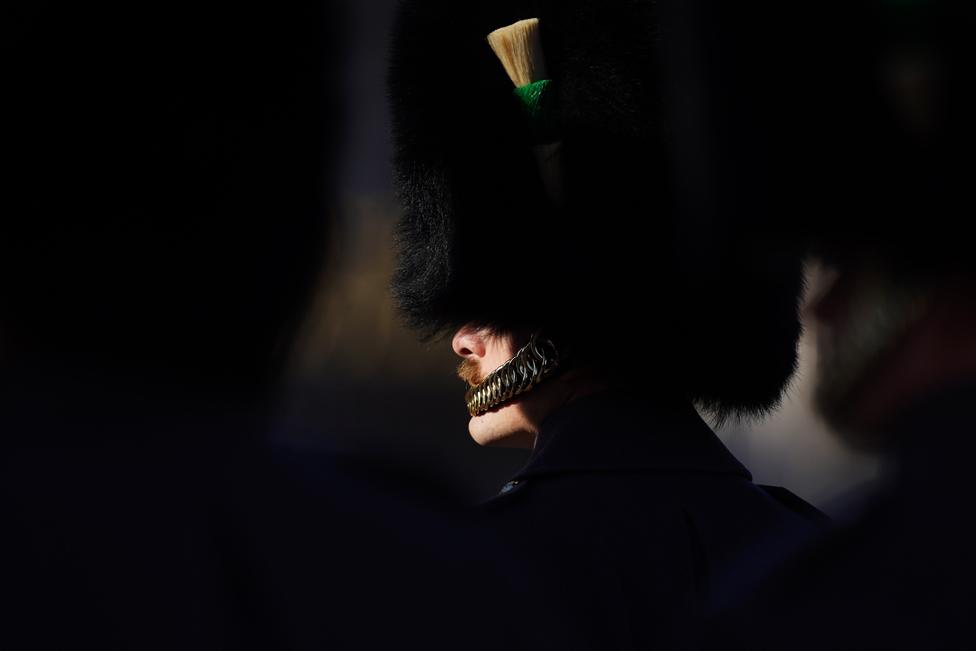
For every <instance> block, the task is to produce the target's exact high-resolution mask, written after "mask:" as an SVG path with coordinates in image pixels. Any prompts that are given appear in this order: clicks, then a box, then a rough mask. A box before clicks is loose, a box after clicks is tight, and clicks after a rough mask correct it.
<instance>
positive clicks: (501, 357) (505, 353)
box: [481, 342, 515, 376]
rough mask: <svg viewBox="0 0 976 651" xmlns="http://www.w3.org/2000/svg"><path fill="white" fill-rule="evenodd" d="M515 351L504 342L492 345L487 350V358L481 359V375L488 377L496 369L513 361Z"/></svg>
mask: <svg viewBox="0 0 976 651" xmlns="http://www.w3.org/2000/svg"><path fill="white" fill-rule="evenodd" d="M514 355H515V351H514V350H512V349H511V347H510V346H508V345H507V344H506V343H504V342H495V343H492V344H490V345H489V346H488V347H487V349H486V350H485V356H484V357H483V358H482V359H481V374H482V375H483V376H484V375H487V374H488V373H491V372H492V371H494V370H495V369H496V368H498V367H499V366H501V365H502V364H504V363H505V362H507V361H508V360H510V359H512V357H513V356H514Z"/></svg>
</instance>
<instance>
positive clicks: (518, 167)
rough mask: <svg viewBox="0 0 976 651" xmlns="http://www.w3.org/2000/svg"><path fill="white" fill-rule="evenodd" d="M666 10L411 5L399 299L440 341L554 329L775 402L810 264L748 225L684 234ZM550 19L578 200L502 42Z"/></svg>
mask: <svg viewBox="0 0 976 651" xmlns="http://www.w3.org/2000/svg"><path fill="white" fill-rule="evenodd" d="M656 7H657V5H656V3H654V2H650V1H648V0H612V1H607V2H601V3H594V2H587V1H585V0H564V1H562V2H555V1H548V2H534V3H533V2H513V1H512V0H501V1H494V2H473V3H465V5H464V10H463V11H459V10H458V8H457V5H456V3H451V2H448V1H447V0H420V1H418V0H408V1H407V2H404V3H403V5H402V6H401V10H400V13H399V16H398V20H397V24H396V29H395V38H394V43H393V50H392V54H391V69H390V76H389V90H390V98H391V102H392V107H393V115H394V127H395V145H396V151H395V169H396V186H397V191H398V196H399V198H400V200H401V203H402V206H403V216H402V219H401V220H400V222H399V225H398V229H397V235H398V238H397V242H398V255H399V258H398V259H399V265H398V269H397V272H396V275H395V278H394V293H395V296H396V298H397V300H398V303H399V306H400V307H401V309H402V311H403V313H404V315H405V316H406V318H407V320H408V321H409V322H410V324H411V325H413V326H414V327H416V328H418V329H419V330H420V331H421V332H422V333H423V334H424V335H426V336H433V335H436V334H438V333H441V332H445V331H447V330H449V329H450V328H453V327H457V326H459V325H461V324H464V323H469V322H474V323H478V324H483V325H490V326H494V327H497V328H501V329H510V328H521V327H544V328H546V330H547V331H548V332H549V333H550V334H551V335H552V336H554V337H555V338H556V339H557V341H560V342H561V343H562V344H563V345H564V346H568V347H569V348H571V349H572V352H573V354H574V355H575V356H576V357H577V359H580V360H581V361H582V362H585V363H588V364H593V365H597V366H602V367H605V368H607V369H608V371H609V372H610V373H611V374H612V375H613V376H615V377H623V378H627V379H630V380H633V379H638V380H640V382H641V385H642V386H648V385H652V386H651V387H650V389H651V390H653V389H654V388H655V387H656V386H660V387H667V388H668V389H669V390H674V389H675V388H678V389H679V390H681V391H682V392H684V393H685V394H687V395H690V396H692V397H694V398H696V399H699V400H701V401H702V402H703V403H705V404H707V405H709V406H711V407H713V408H715V409H716V410H718V411H720V412H725V411H728V410H744V411H746V412H750V413H751V412H756V411H762V410H763V409H766V408H768V407H770V406H771V405H772V404H775V402H776V401H777V400H778V398H779V396H780V394H781V391H782V388H783V385H784V384H785V382H786V380H787V378H788V377H789V376H790V375H791V374H792V372H793V370H794V367H795V363H796V339H797V337H798V334H799V324H798V320H797V313H796V304H797V300H798V293H799V289H800V261H799V258H798V256H790V255H787V254H784V255H781V256H778V259H773V257H772V256H770V255H767V253H768V251H765V250H762V249H761V248H760V249H759V250H757V248H756V247H755V245H754V241H753V240H752V239H750V237H751V236H747V235H746V233H745V231H746V230H747V229H744V228H743V229H740V228H738V226H737V225H736V224H734V223H728V224H720V225H717V226H716V227H715V228H714V229H713V230H712V231H710V232H703V231H701V230H699V229H694V232H693V233H692V235H691V236H689V235H688V232H687V231H688V230H689V229H688V228H683V227H682V226H681V224H679V223H678V222H679V221H680V220H679V218H678V217H677V215H678V213H677V212H676V210H675V209H674V196H673V193H672V188H673V186H674V183H673V179H672V178H671V170H672V168H673V165H672V163H671V160H672V158H673V156H674V149H673V148H674V146H675V143H674V142H673V141H672V140H673V139H672V136H671V134H670V133H669V127H668V124H669V121H668V118H667V116H666V115H665V111H664V109H663V108H662V102H661V101H660V98H661V95H662V90H661V64H660V59H661V57H660V56H659V53H658V48H659V39H658V37H657V36H658V29H659V27H658V25H659V21H658V20H657V16H656ZM529 17H539V19H540V24H541V30H542V39H543V48H544V51H545V56H546V60H547V64H548V67H549V72H550V75H551V77H552V78H553V80H554V82H555V86H554V88H555V97H554V102H553V103H554V105H555V106H556V107H557V111H558V116H557V117H558V122H559V125H560V132H561V137H562V146H563V149H562V159H563V165H564V175H565V178H564V181H565V183H564V184H565V188H566V190H567V193H568V195H567V197H566V201H565V205H564V206H563V207H562V208H558V209H557V208H556V207H554V206H552V205H551V204H550V203H549V202H548V201H547V199H546V197H545V194H544V192H543V189H542V183H541V180H540V178H539V173H538V170H537V168H536V163H535V160H534V158H533V154H532V149H531V140H530V134H529V132H528V128H527V127H528V125H526V124H525V123H524V117H523V115H522V113H521V111H520V107H519V106H518V104H517V102H516V101H515V99H514V97H513V94H512V85H511V82H510V80H509V79H508V77H507V75H506V73H505V71H504V69H503V68H502V66H501V65H500V64H499V62H498V60H497V58H496V57H495V55H494V54H493V53H492V51H491V49H490V48H489V47H488V45H487V43H486V42H485V37H486V35H487V34H488V33H489V32H491V31H492V30H494V29H496V28H498V27H501V26H504V25H508V24H511V23H513V22H515V21H517V20H521V19H524V18H529Z"/></svg>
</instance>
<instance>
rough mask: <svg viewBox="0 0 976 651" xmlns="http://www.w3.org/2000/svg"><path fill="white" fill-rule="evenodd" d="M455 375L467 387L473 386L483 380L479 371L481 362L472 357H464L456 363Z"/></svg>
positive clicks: (482, 375)
mask: <svg viewBox="0 0 976 651" xmlns="http://www.w3.org/2000/svg"><path fill="white" fill-rule="evenodd" d="M457 375H458V377H459V378H461V381H463V382H464V383H466V384H467V385H468V386H469V387H475V386H478V385H479V384H481V383H482V382H484V381H485V376H484V374H483V373H482V372H481V364H480V363H479V362H477V361H476V360H474V359H465V360H463V361H462V362H461V363H460V364H458V368H457Z"/></svg>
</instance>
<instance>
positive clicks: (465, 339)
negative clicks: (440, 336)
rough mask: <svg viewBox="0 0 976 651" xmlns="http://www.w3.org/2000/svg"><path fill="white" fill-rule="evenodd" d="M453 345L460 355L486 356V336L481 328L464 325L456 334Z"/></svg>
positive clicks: (456, 352)
mask: <svg viewBox="0 0 976 651" xmlns="http://www.w3.org/2000/svg"><path fill="white" fill-rule="evenodd" d="M451 347H452V348H454V353H455V354H456V355H457V356H458V357H463V358H465V359H468V358H469V357H484V356H485V336H484V333H483V332H482V331H481V330H477V329H475V328H472V327H470V326H464V327H463V328H461V329H460V330H458V331H457V332H456V333H455V334H454V339H453V341H451Z"/></svg>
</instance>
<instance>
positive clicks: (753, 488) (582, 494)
mask: <svg viewBox="0 0 976 651" xmlns="http://www.w3.org/2000/svg"><path fill="white" fill-rule="evenodd" d="M774 495H775V496H774ZM481 515H482V517H483V524H486V525H487V526H488V527H490V528H491V529H492V531H493V533H496V534H499V535H500V537H501V538H503V539H504V540H506V541H507V543H506V546H505V549H504V550H502V551H501V552H500V553H499V554H498V555H497V556H496V557H495V559H494V562H496V563H497V564H498V567H497V568H496V570H497V571H498V572H500V573H502V574H504V575H506V576H507V579H508V581H509V582H510V590H511V601H510V602H509V603H507V604H505V605H504V608H505V609H506V610H508V611H509V612H510V613H511V612H518V613H520V614H522V615H524V616H525V619H526V620H527V622H528V624H527V625H526V626H527V635H528V636H529V640H530V641H529V646H532V647H535V648H586V649H630V648H693V647H695V646H696V645H697V644H698V642H699V641H700V637H699V636H700V633H701V630H702V622H703V621H704V618H706V617H707V616H708V614H709V612H710V611H712V610H713V609H715V608H716V607H720V606H721V605H722V604H724V603H727V602H728V601H730V600H731V601H734V600H735V599H737V598H738V597H739V595H740V593H741V592H742V591H743V590H744V589H745V588H746V586H748V585H749V584H750V583H751V582H752V581H754V580H756V579H757V578H758V577H760V576H762V575H763V574H765V573H766V572H767V571H768V570H769V569H770V568H772V567H774V566H775V565H776V564H778V563H779V562H780V561H781V560H782V559H783V558H784V557H786V556H788V555H790V554H791V553H793V552H795V551H796V550H798V549H799V548H801V547H803V546H804V545H805V544H806V543H807V542H808V541H810V540H812V539H813V538H814V537H816V536H817V534H818V533H819V532H820V531H821V529H822V520H820V518H818V517H817V516H818V515H819V514H818V512H816V511H815V510H814V509H813V508H812V507H809V506H808V505H806V504H805V503H803V502H802V501H801V500H799V499H798V498H794V497H791V496H790V495H789V494H788V493H786V492H785V491H782V490H781V489H778V490H777V491H772V492H771V491H768V490H766V489H764V488H762V487H759V486H757V485H756V484H754V483H753V482H752V479H751V475H750V474H749V472H748V471H747V470H746V469H745V468H744V467H743V466H742V464H740V463H739V462H738V461H737V460H736V459H735V457H734V456H733V455H732V454H731V453H730V452H729V451H728V450H727V449H726V448H725V446H724V445H723V444H722V443H721V442H720V441H719V439H718V438H717V437H716V436H715V434H714V433H713V432H712V431H711V429H710V428H709V427H708V426H707V425H706V424H705V423H704V422H703V421H702V419H701V418H700V417H699V415H698V414H697V412H696V411H695V410H694V408H693V407H692V406H691V405H690V404H688V403H686V402H681V401H675V402H669V403H667V404H662V403H656V404H654V403H650V402H646V401H641V400H638V399H636V398H630V397H626V396H624V395H622V394H619V393H615V392H606V393H602V394H597V395H593V396H590V397H587V398H584V399H581V400H579V401H577V402H575V403H572V404H570V405H569V406H567V407H565V408H563V409H562V410H560V411H558V412H557V413H556V414H554V415H553V416H551V417H550V418H549V419H548V420H547V421H546V422H545V423H544V425H543V428H542V431H541V433H540V436H539V439H538V442H537V445H536V448H535V450H534V452H533V453H532V456H531V458H530V460H529V462H528V464H527V465H526V467H525V468H524V469H523V470H522V471H521V472H520V473H519V474H518V475H517V476H516V477H515V478H514V479H513V480H512V481H511V482H509V483H508V484H506V485H505V486H504V488H503V489H502V491H501V494H500V495H499V496H498V497H496V498H494V499H493V500H492V501H490V502H488V503H487V504H485V505H484V506H483V507H482V509H481Z"/></svg>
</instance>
